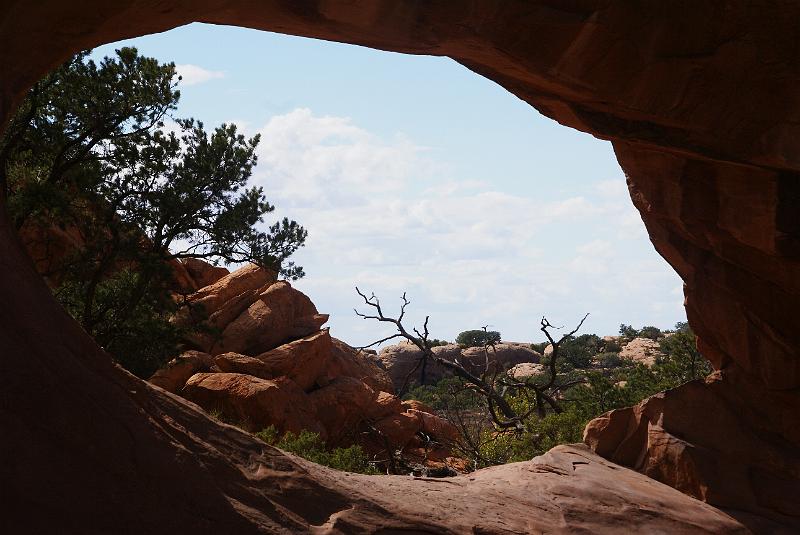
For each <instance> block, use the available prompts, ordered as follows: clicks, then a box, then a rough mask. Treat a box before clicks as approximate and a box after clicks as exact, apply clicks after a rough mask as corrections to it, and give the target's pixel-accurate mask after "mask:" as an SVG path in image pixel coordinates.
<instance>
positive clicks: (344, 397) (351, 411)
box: [308, 377, 387, 444]
mask: <svg viewBox="0 0 800 535" xmlns="http://www.w3.org/2000/svg"><path fill="white" fill-rule="evenodd" d="M377 397H378V393H377V392H375V391H374V390H373V389H371V388H370V387H369V386H367V385H366V384H364V383H363V382H361V381H359V380H358V379H354V378H352V377H338V378H336V379H334V380H333V381H332V382H331V383H330V384H329V385H328V386H325V387H323V388H320V389H318V390H314V391H313V392H311V393H310V394H309V395H308V398H309V399H310V401H311V404H312V406H313V408H314V410H315V411H316V414H317V418H318V419H319V421H320V422H322V425H324V426H325V429H326V430H327V432H328V437H329V439H330V442H331V443H332V444H343V443H345V442H349V443H353V442H356V441H357V440H358V437H357V436H356V433H357V432H358V431H359V424H360V423H361V422H364V421H366V420H370V419H373V418H376V417H377V416H378V415H380V413H381V412H384V411H385V409H386V408H387V407H386V406H385V405H379V404H378V403H376V400H377Z"/></svg>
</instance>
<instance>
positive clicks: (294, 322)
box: [210, 272, 328, 354]
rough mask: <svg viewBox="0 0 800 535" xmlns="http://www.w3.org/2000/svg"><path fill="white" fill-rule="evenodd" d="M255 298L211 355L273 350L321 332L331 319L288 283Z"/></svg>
mask: <svg viewBox="0 0 800 535" xmlns="http://www.w3.org/2000/svg"><path fill="white" fill-rule="evenodd" d="M234 273H236V272H234ZM223 280H224V279H223ZM255 297H256V298H255V299H254V300H253V302H252V303H251V304H250V305H249V306H248V307H247V308H246V309H245V310H243V311H242V313H241V314H239V316H237V317H236V319H234V320H233V321H231V322H230V323H228V324H227V325H226V326H225V328H224V329H223V331H222V338H221V339H220V340H219V341H217V342H216V343H214V345H213V346H212V347H211V349H210V353H211V354H218V353H222V352H227V351H233V352H237V353H246V354H256V353H261V352H264V351H269V350H270V349H273V348H274V347H275V346H277V345H279V344H282V343H284V342H288V341H290V340H293V339H295V338H299V337H302V336H308V335H310V334H312V333H314V332H316V331H318V330H319V328H320V327H321V326H322V325H323V324H324V323H325V322H326V321H328V316H327V315H325V314H319V313H318V312H317V308H316V307H315V306H314V303H312V302H311V300H310V299H309V298H308V296H306V295H305V294H304V293H302V292H299V291H297V290H295V289H294V288H292V287H291V285H290V284H289V283H288V282H286V281H278V282H275V283H273V284H270V285H269V286H267V287H266V288H263V289H260V290H258V291H257V292H256V295H255Z"/></svg>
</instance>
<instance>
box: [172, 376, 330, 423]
mask: <svg viewBox="0 0 800 535" xmlns="http://www.w3.org/2000/svg"><path fill="white" fill-rule="evenodd" d="M181 394H182V395H183V396H184V397H185V398H186V399H188V400H189V401H194V402H195V403H197V404H198V405H200V406H201V407H203V408H204V409H206V410H207V411H209V412H215V411H220V412H221V414H222V417H223V418H225V419H229V420H232V421H234V422H236V423H237V424H239V425H241V426H243V427H244V428H245V429H247V430H248V431H260V430H262V429H264V428H266V427H269V426H271V425H274V426H275V427H276V429H277V430H278V432H280V433H283V432H286V431H291V432H292V433H299V432H301V431H303V430H304V429H307V430H309V431H312V432H315V433H320V434H321V435H322V436H323V437H324V436H325V430H324V429H323V428H322V426H320V424H319V422H318V420H317V418H316V414H315V413H314V411H313V410H312V409H311V407H310V406H309V404H308V400H307V399H306V395H305V392H303V390H302V389H301V388H300V387H299V386H297V385H296V384H295V383H294V382H293V381H291V380H289V379H277V380H275V381H270V380H267V379H259V378H257V377H253V376H250V375H244V374H240V373H198V374H196V375H193V376H192V377H190V378H189V380H188V381H187V382H186V385H185V386H184V387H183V389H182V390H181Z"/></svg>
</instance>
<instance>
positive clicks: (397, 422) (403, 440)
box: [373, 411, 422, 450]
mask: <svg viewBox="0 0 800 535" xmlns="http://www.w3.org/2000/svg"><path fill="white" fill-rule="evenodd" d="M373 427H374V428H375V430H376V431H377V432H378V434H379V435H380V439H382V441H384V442H383V443H381V444H380V446H382V447H385V446H388V447H389V449H390V450H398V449H403V448H405V447H406V446H407V445H408V444H409V443H410V442H411V439H413V438H414V435H416V434H417V433H418V432H419V431H420V430H421V429H422V420H421V419H420V418H418V417H417V415H416V414H415V413H412V412H411V411H406V412H401V413H400V414H392V415H390V416H386V417H384V418H381V419H380V420H378V421H377V422H375V423H374V424H373Z"/></svg>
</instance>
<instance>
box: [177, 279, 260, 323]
mask: <svg viewBox="0 0 800 535" xmlns="http://www.w3.org/2000/svg"><path fill="white" fill-rule="evenodd" d="M273 282H275V274H274V273H272V272H270V271H268V270H266V269H264V268H260V267H258V266H256V265H255V264H247V265H245V266H244V267H241V268H239V269H237V270H236V271H234V272H233V273H230V274H229V275H226V276H224V277H222V278H221V279H219V280H218V281H216V282H215V283H214V284H211V285H210V286H206V287H204V288H200V289H199V290H198V291H197V292H196V293H194V294H192V296H191V298H190V299H189V302H190V303H192V304H193V305H195V306H200V307H202V308H203V309H204V312H205V313H206V314H207V315H209V316H210V315H212V314H215V313H217V312H218V311H220V310H221V309H222V308H223V307H224V306H226V303H228V302H229V301H230V300H231V299H234V298H236V297H237V296H240V295H243V294H244V295H246V294H248V293H250V292H254V291H256V290H259V289H261V291H264V290H266V289H267V288H268V287H269V285H271V284H272V283H273ZM248 305H249V303H248ZM234 317H235V316H234ZM232 319H233V318H231V320H232ZM229 321H230V320H229ZM226 323H227V322H220V323H217V324H216V325H218V326H219V325H224V324H226Z"/></svg>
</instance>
